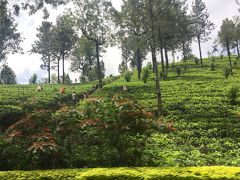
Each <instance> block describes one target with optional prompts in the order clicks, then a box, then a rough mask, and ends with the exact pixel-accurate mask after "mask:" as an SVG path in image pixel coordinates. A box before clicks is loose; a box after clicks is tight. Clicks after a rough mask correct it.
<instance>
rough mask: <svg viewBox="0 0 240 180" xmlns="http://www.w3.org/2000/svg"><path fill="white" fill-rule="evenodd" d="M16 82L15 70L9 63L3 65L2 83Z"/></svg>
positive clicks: (0, 76)
mask: <svg viewBox="0 0 240 180" xmlns="http://www.w3.org/2000/svg"><path fill="white" fill-rule="evenodd" d="M1 83H2V84H16V83H17V81H16V75H15V73H14V71H13V70H12V69H11V68H10V67H9V66H7V65H3V67H2V69H1V72H0V84H1Z"/></svg>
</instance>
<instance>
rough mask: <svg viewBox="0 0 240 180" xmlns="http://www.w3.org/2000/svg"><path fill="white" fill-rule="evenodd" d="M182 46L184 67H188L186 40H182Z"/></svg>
mask: <svg viewBox="0 0 240 180" xmlns="http://www.w3.org/2000/svg"><path fill="white" fill-rule="evenodd" d="M182 48H183V61H184V69H185V70H186V69H187V58H186V52H185V51H186V48H185V42H182Z"/></svg>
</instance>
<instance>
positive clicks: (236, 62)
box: [233, 59, 238, 67]
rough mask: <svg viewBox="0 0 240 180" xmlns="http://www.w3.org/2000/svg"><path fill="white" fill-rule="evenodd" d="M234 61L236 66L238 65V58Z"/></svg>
mask: <svg viewBox="0 0 240 180" xmlns="http://www.w3.org/2000/svg"><path fill="white" fill-rule="evenodd" d="M233 63H234V67H237V64H238V61H237V59H236V60H235V61H234V62H233Z"/></svg>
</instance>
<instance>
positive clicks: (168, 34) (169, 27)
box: [153, 0, 181, 73]
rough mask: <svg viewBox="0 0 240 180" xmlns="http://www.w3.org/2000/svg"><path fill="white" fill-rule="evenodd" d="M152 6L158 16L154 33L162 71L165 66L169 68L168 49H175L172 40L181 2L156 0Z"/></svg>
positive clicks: (176, 0)
mask: <svg viewBox="0 0 240 180" xmlns="http://www.w3.org/2000/svg"><path fill="white" fill-rule="evenodd" d="M153 6H154V7H155V9H156V10H155V14H156V15H157V16H158V18H156V21H155V24H156V31H155V34H156V42H157V47H158V50H159V52H160V55H161V67H162V72H163V73H164V72H165V66H166V69H167V70H168V68H169V58H168V51H169V50H170V49H171V50H173V49H175V47H174V46H175V45H174V44H175V42H174V43H173V41H174V39H175V37H176V32H175V31H176V18H177V15H178V14H177V13H178V11H179V8H181V3H180V2H179V1H178V0H170V1H166V0H156V1H153ZM164 59H165V61H164Z"/></svg>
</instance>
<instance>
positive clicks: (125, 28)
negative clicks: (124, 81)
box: [115, 0, 148, 79]
mask: <svg viewBox="0 0 240 180" xmlns="http://www.w3.org/2000/svg"><path fill="white" fill-rule="evenodd" d="M145 11H146V7H145V2H144V0H125V1H123V4H122V10H121V12H120V13H119V14H118V16H117V19H118V21H117V20H115V21H116V22H118V23H117V24H118V26H119V27H120V33H121V36H122V35H123V36H122V37H123V38H121V41H124V38H127V39H129V41H128V42H131V46H132V48H131V49H132V50H133V51H134V53H135V58H134V60H135V61H136V62H134V64H135V65H136V67H137V70H138V79H140V78H141V71H142V61H143V60H144V59H145V58H144V55H143V54H144V52H145V51H146V49H147V48H148V46H147V44H146V38H147V37H146V35H147V32H148V29H147V28H148V27H147V22H146V21H147V17H146V15H147V14H146V12H145ZM139 12H141V13H139ZM119 17H120V18H119ZM130 39H131V40H130ZM125 42H126V41H125Z"/></svg>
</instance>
